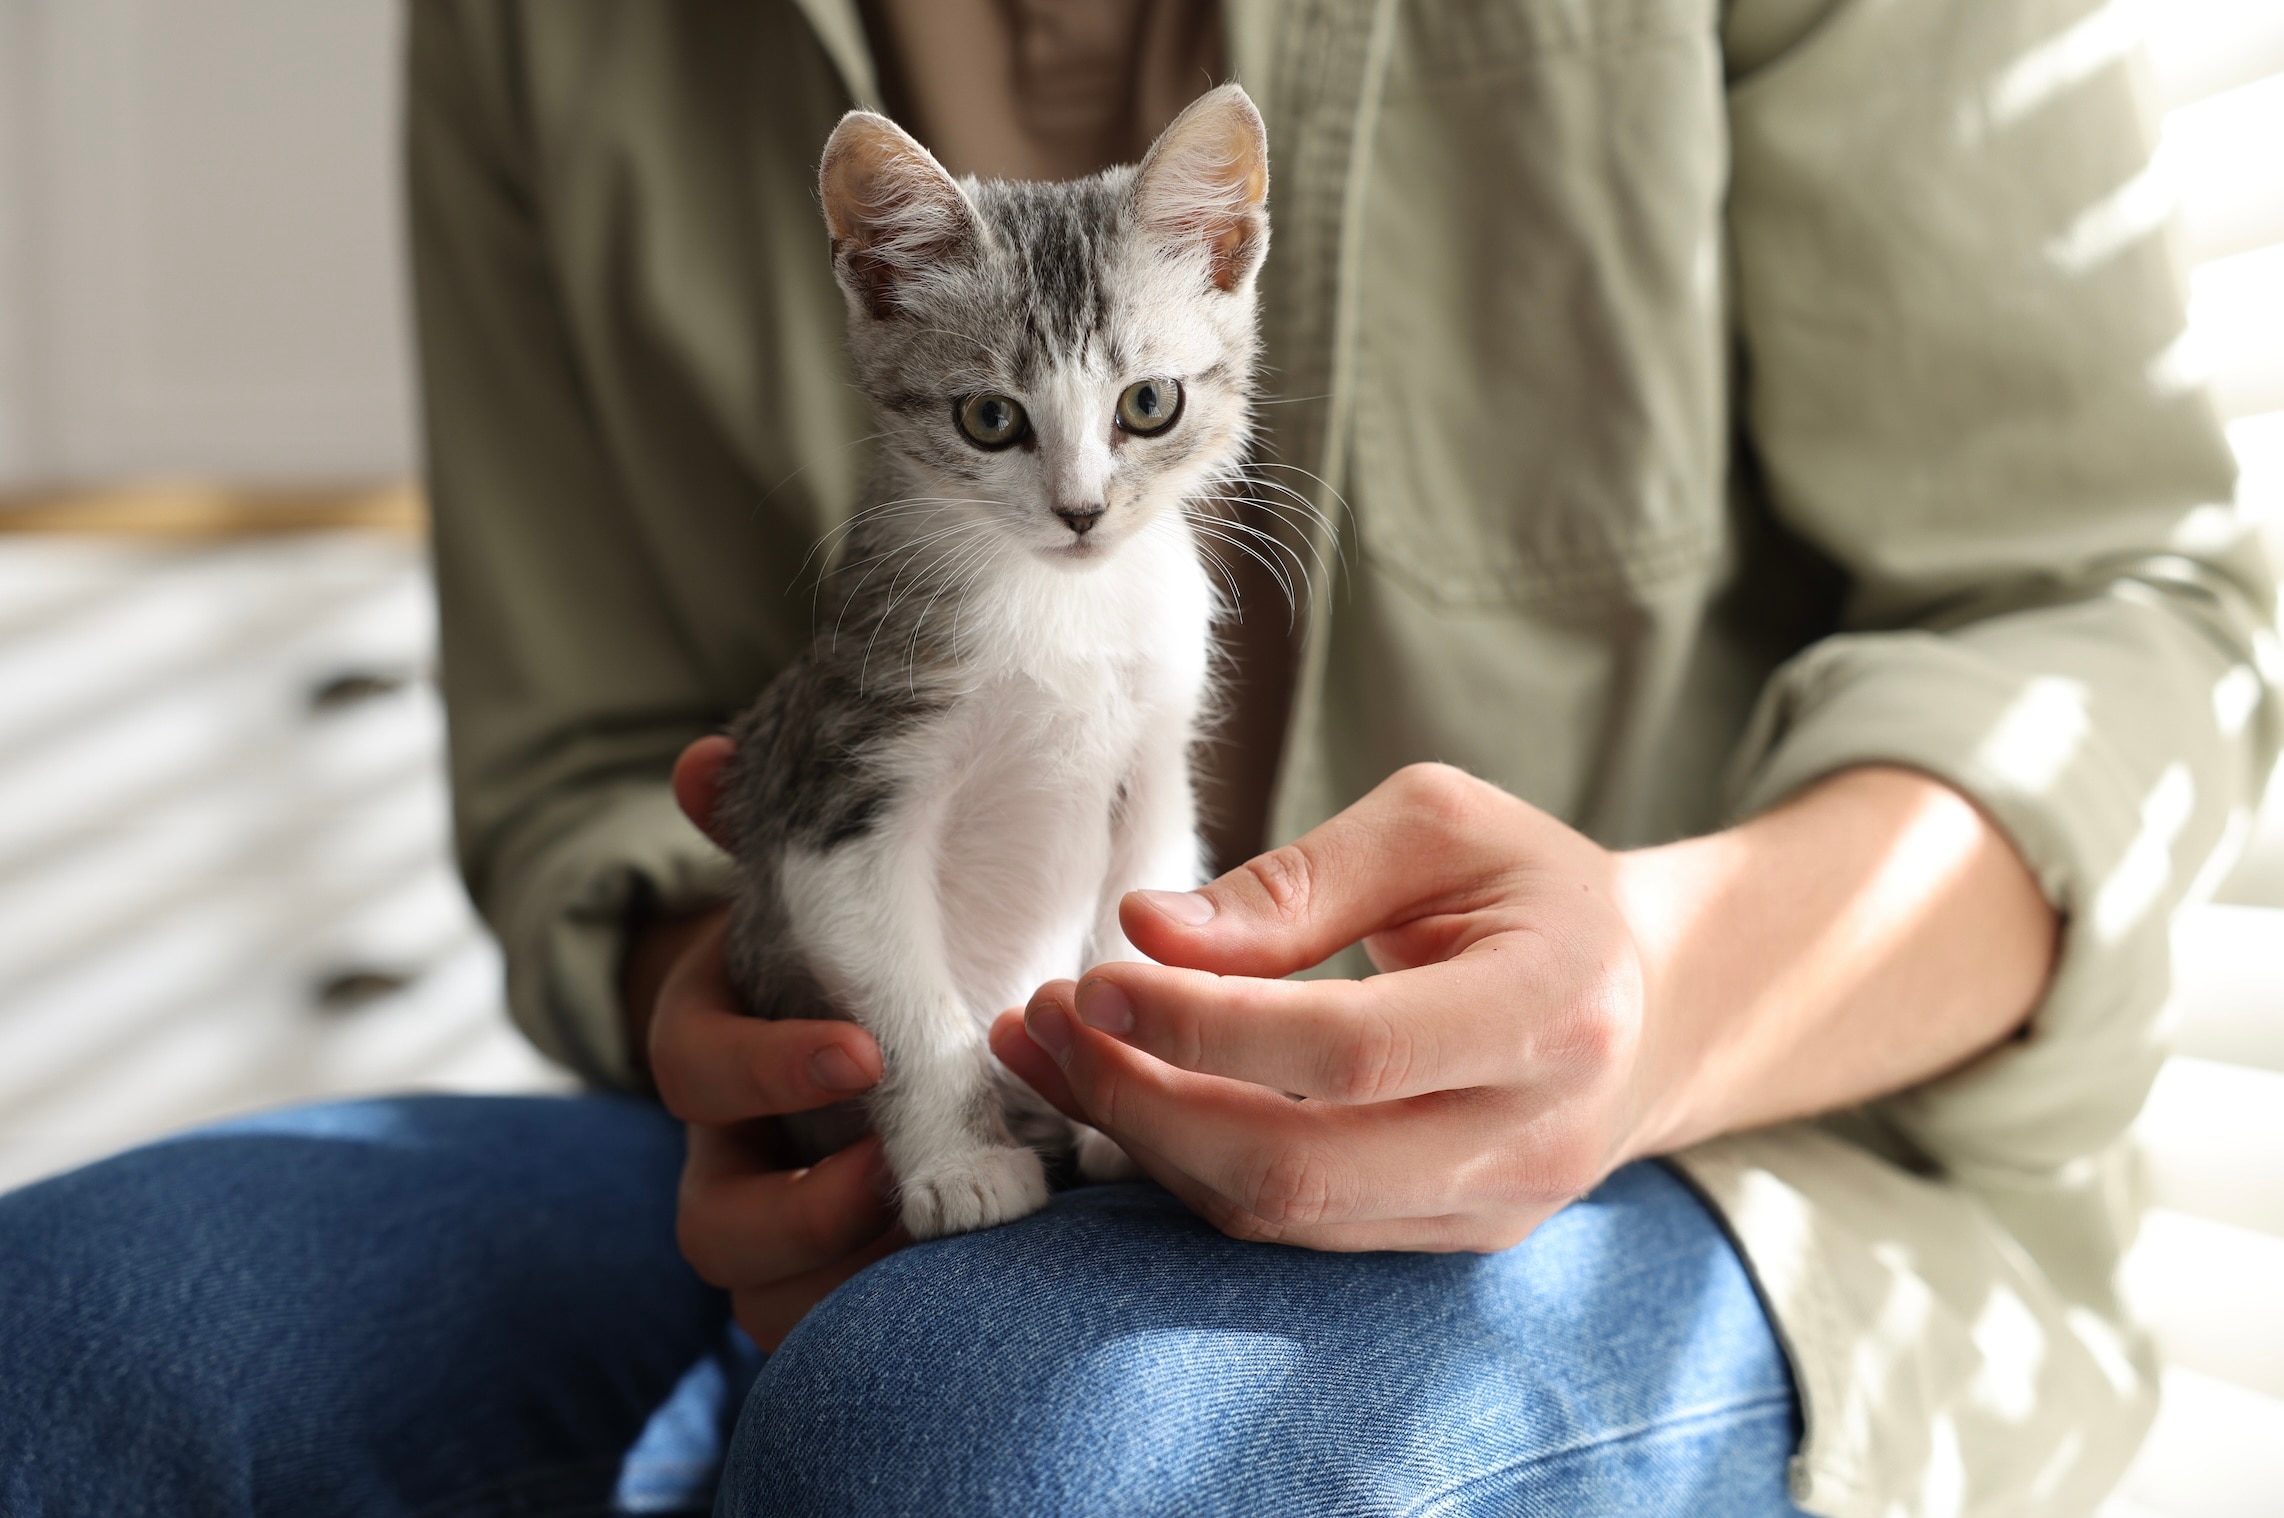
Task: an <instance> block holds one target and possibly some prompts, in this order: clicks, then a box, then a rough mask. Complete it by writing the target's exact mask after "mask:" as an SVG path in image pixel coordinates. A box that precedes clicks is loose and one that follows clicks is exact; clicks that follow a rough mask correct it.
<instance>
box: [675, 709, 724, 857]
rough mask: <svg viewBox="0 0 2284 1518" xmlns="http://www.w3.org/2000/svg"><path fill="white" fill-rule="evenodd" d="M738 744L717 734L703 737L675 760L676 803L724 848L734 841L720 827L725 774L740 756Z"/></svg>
mask: <svg viewBox="0 0 2284 1518" xmlns="http://www.w3.org/2000/svg"><path fill="white" fill-rule="evenodd" d="M737 751H738V749H737V745H736V744H734V743H732V742H731V741H730V740H729V739H727V738H725V737H722V736H721V735H719V734H715V735H714V736H712V737H707V738H700V739H699V740H698V741H697V742H695V743H693V744H691V745H690V746H689V747H688V748H686V749H684V750H683V751H682V755H681V757H680V758H678V759H676V760H675V761H674V802H675V804H676V805H677V806H679V807H681V808H682V812H683V815H685V816H687V817H688V818H689V819H690V820H691V821H692V822H694V823H696V824H697V825H698V831H699V832H701V833H704V834H705V835H706V836H707V837H708V838H711V839H712V840H714V843H715V844H716V845H717V846H718V847H720V848H723V849H728V848H730V847H731V842H732V840H731V839H730V838H729V837H728V835H727V834H726V833H725V832H724V831H723V829H721V828H720V827H718V826H716V824H717V823H718V822H719V821H720V819H719V818H718V817H717V816H716V815H715V814H716V813H717V812H718V811H719V810H720V803H721V799H722V776H723V774H724V772H726V771H727V770H728V769H729V767H730V760H732V759H733V758H735V757H736V756H737Z"/></svg>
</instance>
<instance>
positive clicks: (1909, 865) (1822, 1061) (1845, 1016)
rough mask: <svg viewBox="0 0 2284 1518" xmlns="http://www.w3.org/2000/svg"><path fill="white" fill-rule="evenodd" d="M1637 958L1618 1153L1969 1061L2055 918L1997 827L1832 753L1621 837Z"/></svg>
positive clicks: (2040, 972)
mask: <svg viewBox="0 0 2284 1518" xmlns="http://www.w3.org/2000/svg"><path fill="white" fill-rule="evenodd" d="M1617 889H1618V892H1619V896H1620V900H1621V904H1622V910H1623V911H1624V913H1625V915H1626V918H1627V921H1628V922H1629V924H1630V925H1631V927H1632V929H1633V932H1634V936H1635V942H1636V944H1637V946H1638V948H1639V951H1640V953H1641V955H1642V960H1643V980H1644V1006H1643V1029H1642V1044H1641V1053H1640V1058H1639V1063H1638V1066H1637V1077H1636V1085H1637V1092H1638V1099H1637V1103H1636V1111H1637V1114H1638V1116H1637V1120H1636V1121H1635V1122H1634V1124H1633V1125H1632V1128H1631V1131H1630V1134H1629V1136H1628V1139H1627V1141H1626V1152H1625V1155H1624V1157H1625V1158H1634V1157H1637V1156H1639V1155H1644V1154H1658V1153H1665V1152H1669V1151H1671V1150H1674V1149H1678V1148H1683V1147H1686V1146H1687V1145H1689V1144H1692V1143H1696V1142H1699V1141H1701V1140H1703V1139H1707V1138H1711V1137H1714V1136H1716V1135H1718V1134H1721V1133H1728V1132H1734V1131H1737V1130H1739V1129H1743V1128H1751V1127H1758V1126H1761V1125H1763V1124H1767V1123H1772V1122H1779V1121H1782V1120H1785V1119H1788V1118H1794V1117H1801V1116H1806V1115H1809V1114H1812V1113H1815V1112H1821V1111H1829V1110H1832V1109H1835V1108H1839V1107H1845V1106H1850V1105H1853V1104H1855V1103H1858V1102H1862V1101H1866V1100H1869V1099H1871V1098H1873V1097H1877V1096H1881V1095H1885V1094H1887V1093H1889V1092H1893V1091H1898V1090H1902V1089H1904V1088H1906V1087H1909V1086H1912V1085H1915V1084H1918V1083H1919V1082H1921V1081H1924V1080H1926V1079H1928V1078H1930V1077H1932V1076H1934V1075H1937V1074H1940V1073H1942V1072H1944V1071H1946V1070H1949V1069H1953V1068H1955V1067H1957V1066H1959V1065H1962V1064H1964V1063H1967V1062H1968V1061H1970V1060H1972V1059H1973V1058H1975V1057H1977V1056H1978V1055H1980V1054H1982V1053H1984V1052H1986V1051H1987V1050H1989V1049H1990V1048H1992V1047H1994V1046H1995V1045H1997V1044H1999V1043H2001V1042H2003V1041H2004V1040H2005V1039H2006V1038H2007V1037H2008V1036H2009V1035H2010V1034H2012V1033H2013V1032H2014V1031H2015V1030H2017V1029H2018V1028H2019V1027H2020V1026H2021V1025H2022V1023H2023V1021H2024V1019H2025V1018H2026V1017H2027V1016H2028V1015H2029V1013H2030V1012H2031V1010H2032V1009H2033V1008H2034V1007H2035V1006H2036V1004H2037V1001H2038V998H2039V997H2040V995H2042V994H2043V991H2044V987H2045V983H2046V979H2047V975H2048V973H2049V971H2050V968H2051V965H2052V961H2053V957H2054V952H2055V945H2056V940H2057V937H2058V930H2057V929H2058V925H2057V919H2056V917H2055V914H2054V912H2053V910H2052V908H2051V907H2049V906H2048V905H2047V903H2046V901H2045V899H2044V897H2043V896H2042V895H2041V894H2040V892H2039V889H2038V886H2037V882H2036V880H2035V879H2034V878H2033V876H2032V875H2031V873H2030V871H2029V869H2028V868H2027V867H2026V866H2025V865H2024V864H2023V862H2022V860H2021V858H2020V857H2019V856H2018V855H2017V854H2016V853H2015V851H2014V849H2013V847H2012V845H2011V844H2010V843H2009V842H2008V841H2007V839H2006V837H2005V835H2004V834H2002V833H2001V832H1999V830H1998V829H1997V827H1996V826H1995V825H1994V824H1993V823H1992V822H1991V821H1990V820H1989V819H1988V818H1987V817H1985V816H1984V814H1983V813H1982V812H1981V811H1980V810H1979V809H1978V808H1976V807H1975V806H1974V804H1973V803H1971V802H1969V801H1968V800H1967V799H1966V798H1965V797H1963V796H1961V795H1960V794H1959V793H1958V792H1956V791H1954V790H1952V789H1951V788H1949V787H1948V786H1946V785H1944V784H1942V783H1941V782H1940V781H1937V780H1934V779H1932V778H1930V777H1928V776H1926V775H1923V774H1920V773H1918V772H1916V771H1910V770H1903V769H1896V768H1888V767H1879V768H1863V769H1855V770H1847V771H1843V772H1841V773H1840V774H1837V775H1834V776H1832V777H1830V778H1828V779H1826V780H1825V781H1823V782H1821V783H1820V784H1818V785H1816V786H1814V787H1812V788H1810V789H1809V790H1807V791H1805V792H1803V793H1802V794H1801V795H1800V796H1798V797H1797V798H1795V799H1794V800H1792V801H1790V802H1788V803H1786V804H1785V805H1783V806H1781V807H1778V808H1776V809H1774V810H1772V811H1770V812H1767V813H1764V814H1763V815H1761V816H1760V817H1757V818H1754V819H1753V820H1751V821H1749V822H1746V823H1744V824H1741V825H1740V826H1738V827H1735V828H1731V829H1728V830H1726V831H1724V832H1721V833H1716V834H1712V835H1709V836H1706V837H1703V838H1695V839H1689V840H1686V841H1684V842H1681V843H1676V844H1671V845H1667V846H1664V847H1661V848H1655V849H1644V850H1639V851H1636V852H1633V853H1628V854H1624V855H1621V856H1619V860H1618V880H1617Z"/></svg>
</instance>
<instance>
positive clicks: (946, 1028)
mask: <svg viewBox="0 0 2284 1518" xmlns="http://www.w3.org/2000/svg"><path fill="white" fill-rule="evenodd" d="M925 814H926V808H925V807H922V806H918V805H911V804H908V805H906V806H904V807H900V808H897V809H896V810H895V811H894V812H892V813H891V814H890V815H889V816H887V817H885V818H883V819H882V820H881V821H880V822H879V823H878V825H877V826H876V827H875V828H874V829H873V830H872V831H871V832H869V833H867V834H866V835H864V836H863V837H860V838H857V839H853V840H849V841H846V842H843V843H840V844H838V845H836V846H833V847H829V848H827V849H823V850H817V851H804V852H797V853H791V854H788V855H787V856H786V859H785V864H784V888H785V898H784V899H785V902H786V907H787V910H788V913H789V915H790V916H791V917H792V919H793V930H794V933H795V936H796V940H797V941H798V942H799V943H800V944H801V946H802V948H803V951H804V952H805V954H806V955H807V957H808V960H809V964H810V966H811V968H812V970H813V972H814V973H815V974H816V975H817V977H818V979H819V981H820V982H821V983H822V984H823V985H824V986H825V987H826V989H827V992H828V994H829V995H830V996H831V997H832V998H833V1000H834V1002H835V1003H836V1004H837V1005H839V1006H842V1007H846V1008H848V1009H849V1010H850V1011H851V1013H852V1014H854V1015H855V1016H856V1019H857V1021H859V1022H860V1023H862V1024H863V1025H864V1026H865V1028H866V1029H867V1030H868V1031H870V1032H871V1034H872V1035H873V1037H874V1038H875V1039H877V1040H878V1041H879V1043H880V1048H881V1054H882V1056H883V1061H884V1065H885V1073H884V1075H883V1078H882V1080H881V1083H880V1084H879V1085H878V1086H877V1087H875V1088H874V1090H873V1093H872V1096H871V1098H870V1102H869V1105H870V1108H871V1112H872V1121H873V1126H874V1128H875V1129H877V1130H878V1132H879V1133H880V1138H881V1147H882V1149H883V1150H884V1151H885V1152H886V1154H887V1157H888V1163H889V1168H890V1169H892V1170H893V1171H894V1172H895V1173H896V1177H897V1183H898V1204H899V1209H900V1211H901V1213H902V1218H903V1223H904V1226H905V1228H906V1229H908V1230H909V1231H910V1232H911V1234H912V1236H913V1237H914V1238H916V1239H927V1238H935V1237H938V1236H941V1235H944V1234H951V1233H966V1232H968V1231H970V1230H972V1229H977V1228H989V1227H991V1226H992V1225H993V1224H996V1223H1005V1222H1009V1221H1012V1220H1013V1219H1015V1218H1019V1217H1023V1216H1025V1215H1027V1214H1029V1213H1033V1212H1036V1211H1038V1210H1039V1209H1040V1208H1041V1207H1043V1206H1045V1205H1046V1202H1047V1178H1046V1173H1045V1170H1044V1169H1043V1167H1042V1166H1041V1165H1040V1163H1039V1156H1038V1155H1037V1153H1035V1152H1034V1151H1032V1150H1031V1149H1028V1148H1026V1147H1024V1146H1022V1145H1019V1144H1017V1143H1015V1142H1014V1141H1013V1140H1012V1139H1011V1138H1010V1137H1009V1136H1008V1132H1007V1125H1006V1121H1005V1119H1004V1118H1003V1116H1002V1115H1001V1111H1000V1104H999V1098H998V1088H997V1085H996V1079H995V1076H996V1071H997V1065H996V1063H995V1062H994V1061H993V1059H992V1057H991V1051H990V1049H989V1047H988V1046H987V1045H986V1044H985V1042H984V1037H983V1030H982V1028H981V1026H980V1025H979V1024H978V1023H977V1021H976V1019H975V1017H974V1016H973V1015H972V1014H971V1013H970V1011H969V1009H968V1008H967V1006H966V1005H965V1003H964V1002H963V1000H962V998H961V996H960V993H959V990H958V987H957V985H956V983H955V981H954V980H953V977H952V973H951V968H950V963H949V959H948V957H947V955H946V954H945V952H944V940H943V927H942V924H943V916H942V911H941V906H940V903H939V902H938V900H937V896H936V876H935V848H934V838H933V836H932V831H931V828H930V827H929V825H928V821H929V819H928V817H927V816H926V815H925Z"/></svg>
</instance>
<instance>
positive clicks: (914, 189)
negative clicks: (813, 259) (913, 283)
mask: <svg viewBox="0 0 2284 1518" xmlns="http://www.w3.org/2000/svg"><path fill="white" fill-rule="evenodd" d="M821 178H822V187H821V188H822V192H823V199H824V204H825V226H826V228H827V230H828V231H830V232H831V233H832V238H833V257H834V259H835V261H836V262H838V263H839V264H840V265H841V267H842V268H843V269H844V270H845V271H846V273H847V277H848V279H849V281H850V283H851V284H853V285H854V286H855V287H856V290H857V292H858V293H859V294H860V295H861V296H862V298H863V300H864V303H865V306H866V309H868V310H869V311H870V312H871V313H872V314H873V315H874V316H876V317H886V316H889V315H891V314H893V312H894V309H895V302H894V299H893V297H894V295H895V290H896V286H897V283H898V282H899V281H900V280H902V279H904V278H906V277H908V276H909V275H911V274H912V273H914V272H916V271H918V270H920V269H924V268H927V267H929V266H930V265H933V264H937V263H941V262H944V261H945V260H947V259H950V258H952V257H955V256H956V255H957V254H958V253H959V251H960V250H961V249H962V248H964V247H965V246H966V244H967V241H968V238H969V236H970V228H969V224H968V212H967V203H966V202H965V201H964V200H963V199H961V197H960V192H959V187H958V186H956V185H954V184H953V183H952V180H951V176H949V175H948V174H946V173H945V172H944V171H943V169H942V167H941V166H939V165H938V164H937V163H936V161H935V159H933V158H931V157H930V156H929V155H928V151H927V149H925V148H923V147H921V146H920V145H919V144H918V143H916V142H914V141H913V140H912V139H911V138H909V137H907V136H905V135H904V134H903V133H902V132H900V131H898V130H897V129H896V128H895V127H894V126H892V125H890V124H889V123H888V122H887V121H886V120H885V119H882V118H879V117H852V118H851V119H850V120H849V121H847V122H846V123H844V124H843V126H842V127H841V128H840V129H839V130H838V131H836V132H835V133H834V134H833V140H832V141H831V142H829V143H827V144H826V147H825V162H824V168H823V172H822V175H821Z"/></svg>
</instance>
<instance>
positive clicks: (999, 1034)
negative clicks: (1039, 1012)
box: [991, 981, 1089, 1123]
mask: <svg viewBox="0 0 2284 1518" xmlns="http://www.w3.org/2000/svg"><path fill="white" fill-rule="evenodd" d="M1060 984H1062V985H1063V986H1065V987H1068V986H1069V984H1070V982H1068V981H1063V982H1061V983H1060ZM991 1052H992V1053H993V1054H994V1055H996V1056H997V1057H998V1059H999V1062H1000V1063H1001V1064H1003V1065H1005V1066H1006V1067H1007V1068H1008V1069H1010V1070H1012V1071H1014V1072H1015V1074H1016V1076H1017V1078H1019V1079H1020V1080H1022V1082H1023V1083H1024V1084H1025V1085H1027V1086H1029V1087H1030V1088H1031V1089H1032V1090H1034V1091H1036V1092H1038V1093H1039V1095H1040V1096H1042V1097H1044V1098H1046V1100H1047V1103H1048V1105H1050V1106H1052V1107H1053V1108H1054V1109H1055V1110H1056V1111H1057V1112H1060V1113H1061V1114H1062V1115H1063V1116H1065V1117H1067V1118H1069V1119H1070V1120H1071V1121H1072V1122H1074V1123H1083V1122H1087V1121H1089V1119H1088V1117H1087V1115H1086V1113H1085V1111H1084V1110H1082V1109H1081V1108H1080V1106H1079V1104H1078V1100H1077V1098H1075V1097H1073V1096H1072V1095H1071V1088H1070V1083H1069V1082H1067V1081H1065V1080H1064V1079H1063V1072H1062V1071H1061V1070H1060V1069H1059V1068H1057V1066H1056V1064H1055V1059H1054V1056H1053V1055H1051V1054H1049V1053H1048V1052H1047V1051H1046V1050H1044V1049H1042V1048H1040V1047H1039V1046H1038V1045H1037V1044H1036V1043H1033V1042H1032V1040H1031V1034H1030V1032H1029V1030H1028V1029H1026V1028H1025V1027H1024V1026H1023V1014H1022V1013H1020V1012H1002V1013H1000V1014H999V1017H998V1018H997V1019H996V1020H995V1021H994V1022H993V1023H992V1025H991Z"/></svg>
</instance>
